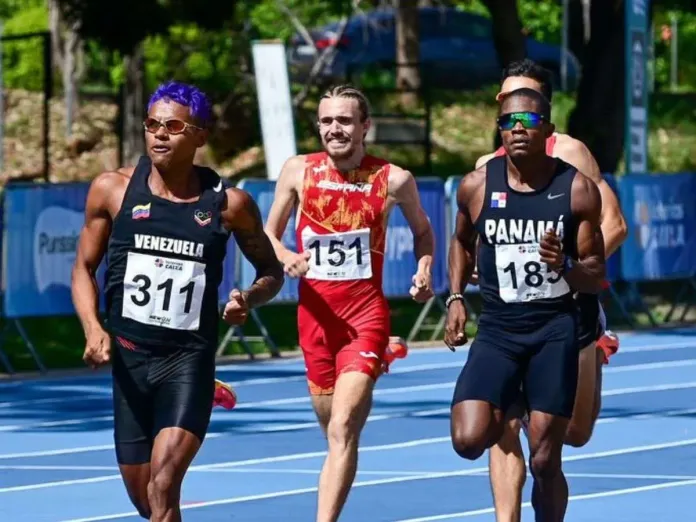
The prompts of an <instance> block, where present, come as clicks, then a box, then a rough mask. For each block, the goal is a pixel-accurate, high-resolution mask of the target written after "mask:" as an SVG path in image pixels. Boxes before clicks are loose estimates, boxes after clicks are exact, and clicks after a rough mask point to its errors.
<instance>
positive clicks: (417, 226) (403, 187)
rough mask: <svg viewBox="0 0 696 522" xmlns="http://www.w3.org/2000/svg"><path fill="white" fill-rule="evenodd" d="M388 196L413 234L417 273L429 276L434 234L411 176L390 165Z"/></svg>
mask: <svg viewBox="0 0 696 522" xmlns="http://www.w3.org/2000/svg"><path fill="white" fill-rule="evenodd" d="M389 196H390V197H391V198H392V199H393V200H394V202H395V203H396V204H397V205H399V207H400V208H401V212H403V214H404V217H405V218H406V221H407V222H408V225H409V227H410V228H411V232H412V233H413V249H414V251H415V255H416V259H417V261H418V272H420V273H427V274H430V273H431V268H432V264H433V253H434V251H435V234H434V233H433V227H432V226H431V225H430V220H428V216H427V215H426V213H425V211H424V210H423V207H422V206H421V201H420V196H419V194H418V186H417V185H416V180H415V178H414V177H413V175H412V174H411V173H410V172H408V171H407V170H404V169H402V168H401V167H397V166H396V165H391V167H390V168H389Z"/></svg>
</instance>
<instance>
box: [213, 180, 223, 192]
mask: <svg viewBox="0 0 696 522" xmlns="http://www.w3.org/2000/svg"><path fill="white" fill-rule="evenodd" d="M213 190H214V191H215V192H220V191H221V190H222V180H220V182H219V183H218V184H217V187H215V188H214V189H213Z"/></svg>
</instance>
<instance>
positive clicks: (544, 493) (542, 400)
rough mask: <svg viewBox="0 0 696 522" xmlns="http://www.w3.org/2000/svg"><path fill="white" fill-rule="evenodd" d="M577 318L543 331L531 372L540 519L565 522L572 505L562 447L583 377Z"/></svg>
mask: <svg viewBox="0 0 696 522" xmlns="http://www.w3.org/2000/svg"><path fill="white" fill-rule="evenodd" d="M575 330H576V325H575V318H574V317H573V316H572V315H564V316H561V317H558V318H556V319H554V320H552V321H550V322H549V323H548V324H547V325H546V326H544V328H543V329H542V330H541V331H540V332H539V344H540V346H539V349H538V351H536V353H534V355H532V357H531V359H530V361H529V365H528V367H527V375H526V376H525V383H524V385H525V391H526V395H527V400H528V402H529V409H530V418H529V429H528V433H527V437H528V439H529V452H530V463H529V467H530V470H531V473H532V477H533V478H534V487H533V489H532V505H533V506H534V510H535V513H536V521H537V522H562V521H563V518H564V516H565V511H566V507H567V504H568V484H567V482H566V480H565V476H564V475H563V470H562V466H561V464H562V463H561V452H562V450H563V443H564V438H565V434H566V431H567V429H568V422H569V420H570V417H571V414H572V412H573V404H574V402H575V393H576V389H577V378H578V355H577V354H578V348H577V336H576V331H575Z"/></svg>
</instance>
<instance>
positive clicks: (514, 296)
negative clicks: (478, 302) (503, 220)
mask: <svg viewBox="0 0 696 522" xmlns="http://www.w3.org/2000/svg"><path fill="white" fill-rule="evenodd" d="M495 263H496V268H497V272H498V288H499V294H500V298H501V299H502V300H503V301H504V302H506V303H521V302H522V303H523V302H528V301H535V300H538V299H554V298H557V297H561V296H563V295H565V294H567V293H569V292H570V287H569V286H568V283H567V282H566V280H565V279H564V278H563V276H562V275H561V274H559V273H557V272H553V271H550V270H549V269H548V265H546V263H542V262H541V261H540V258H539V247H538V245H534V244H524V245H496V247H495Z"/></svg>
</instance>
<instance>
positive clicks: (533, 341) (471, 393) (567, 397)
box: [452, 313, 579, 418]
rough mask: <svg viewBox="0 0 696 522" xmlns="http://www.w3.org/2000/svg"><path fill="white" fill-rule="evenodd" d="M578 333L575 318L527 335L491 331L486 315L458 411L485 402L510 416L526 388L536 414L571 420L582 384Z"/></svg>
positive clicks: (459, 392) (463, 377) (462, 381)
mask: <svg viewBox="0 0 696 522" xmlns="http://www.w3.org/2000/svg"><path fill="white" fill-rule="evenodd" d="M576 330H577V328H576V316H575V315H574V314H567V313H562V314H560V315H559V316H557V317H555V318H554V319H552V320H550V321H549V322H548V323H546V324H545V325H544V326H543V327H541V328H538V329H536V330H533V331H530V332H524V333H520V332H511V331H507V330H505V329H504V328H501V327H500V326H495V327H493V326H487V325H486V322H485V318H484V317H483V316H482V317H481V320H480V322H479V329H478V332H477V333H476V338H475V339H474V342H473V343H472V345H471V348H470V349H469V357H468V359H467V362H466V364H465V365H464V368H463V369H462V371H461V373H460V375H459V379H458V380H457V384H456V387H455V390H454V397H453V399H452V406H454V405H455V404H457V403H459V402H462V401H466V400H480V401H485V402H488V403H490V404H492V405H493V406H495V407H496V408H498V409H500V410H501V411H502V412H503V413H507V412H508V410H509V409H510V408H511V407H512V406H513V404H514V403H515V401H516V400H518V398H519V396H520V388H522V389H523V390H524V399H525V402H526V403H527V405H528V407H529V409H530V410H531V411H540V412H543V413H548V414H551V415H556V416H560V417H567V418H570V416H571V414H572V413H573V405H574V403H575V392H576V388H577V381H578V349H579V347H578V340H577V332H576Z"/></svg>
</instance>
